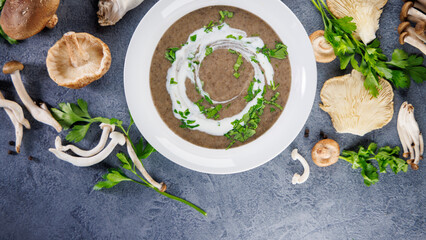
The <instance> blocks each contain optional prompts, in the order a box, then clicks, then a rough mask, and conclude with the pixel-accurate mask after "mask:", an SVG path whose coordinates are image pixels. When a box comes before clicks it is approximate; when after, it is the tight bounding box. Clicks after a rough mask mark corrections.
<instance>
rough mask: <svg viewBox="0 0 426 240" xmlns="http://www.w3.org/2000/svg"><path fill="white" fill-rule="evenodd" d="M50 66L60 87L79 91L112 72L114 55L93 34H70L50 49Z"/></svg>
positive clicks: (48, 68)
mask: <svg viewBox="0 0 426 240" xmlns="http://www.w3.org/2000/svg"><path fill="white" fill-rule="evenodd" d="M46 66H47V71H48V72H49V76H50V78H51V79H52V80H53V81H55V82H56V83H57V84H58V85H60V86H63V87H68V88H74V89H78V88H82V87H85V86H87V85H88V84H90V83H91V82H93V81H95V80H98V79H99V78H101V77H102V76H103V75H104V74H105V73H106V72H107V71H108V70H109V67H110V66H111V53H110V50H109V48H108V46H107V45H106V44H105V43H104V42H102V40H100V39H99V38H97V37H94V36H93V35H91V34H88V33H74V32H68V33H66V34H64V36H63V37H62V38H61V39H59V40H58V41H57V42H56V43H55V45H53V46H52V47H51V48H50V49H49V51H48V53H47V58H46Z"/></svg>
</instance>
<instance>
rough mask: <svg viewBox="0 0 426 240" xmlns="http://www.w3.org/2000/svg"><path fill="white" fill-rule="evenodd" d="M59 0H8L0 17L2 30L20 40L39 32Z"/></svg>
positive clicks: (52, 13) (56, 7)
mask: <svg viewBox="0 0 426 240" xmlns="http://www.w3.org/2000/svg"><path fill="white" fill-rule="evenodd" d="M58 6H59V0H37V1H35V0H8V1H6V3H5V5H4V7H3V10H2V12H1V17H0V25H1V27H2V28H3V31H4V32H5V33H6V34H7V35H8V36H9V37H11V38H14V39H17V40H22V39H26V38H29V37H31V36H33V35H35V34H37V33H39V32H40V31H41V30H43V28H44V27H45V26H46V23H47V22H48V21H49V20H50V19H51V18H52V16H53V15H54V14H55V12H56V9H58Z"/></svg>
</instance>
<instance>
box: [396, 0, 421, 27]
mask: <svg viewBox="0 0 426 240" xmlns="http://www.w3.org/2000/svg"><path fill="white" fill-rule="evenodd" d="M413 6H414V3H413V2H406V3H404V5H403V6H402V8H401V13H400V14H399V19H400V20H401V22H403V21H405V20H406V19H408V20H409V21H411V22H416V23H417V22H421V21H423V22H426V15H425V14H424V13H422V12H421V11H419V10H417V9H415V8H414V7H413Z"/></svg>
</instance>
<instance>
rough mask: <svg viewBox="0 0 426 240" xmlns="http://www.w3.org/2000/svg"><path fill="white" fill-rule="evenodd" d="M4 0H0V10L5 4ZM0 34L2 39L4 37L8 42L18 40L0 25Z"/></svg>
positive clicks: (15, 42)
mask: <svg viewBox="0 0 426 240" xmlns="http://www.w3.org/2000/svg"><path fill="white" fill-rule="evenodd" d="M5 2H6V0H0V11H1V10H2V9H3V6H4V4H5ZM0 36H2V37H3V38H4V39H6V40H7V41H8V42H9V43H10V44H18V43H19V42H18V41H17V40H15V39H13V38H11V37H9V36H7V34H6V33H5V32H4V31H3V29H2V28H1V26H0Z"/></svg>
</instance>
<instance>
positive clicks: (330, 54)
mask: <svg viewBox="0 0 426 240" xmlns="http://www.w3.org/2000/svg"><path fill="white" fill-rule="evenodd" d="M309 39H310V40H311V44H312V48H313V49H314V54H315V60H317V62H320V63H329V62H331V61H333V60H334V59H336V55H335V54H334V49H333V47H332V46H331V45H330V44H329V43H328V42H327V40H326V39H325V38H324V31H323V30H317V31H315V32H313V33H312V34H311V35H310V36H309Z"/></svg>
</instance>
